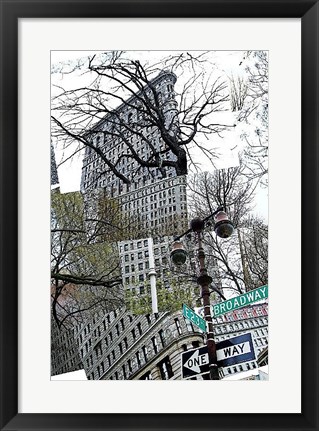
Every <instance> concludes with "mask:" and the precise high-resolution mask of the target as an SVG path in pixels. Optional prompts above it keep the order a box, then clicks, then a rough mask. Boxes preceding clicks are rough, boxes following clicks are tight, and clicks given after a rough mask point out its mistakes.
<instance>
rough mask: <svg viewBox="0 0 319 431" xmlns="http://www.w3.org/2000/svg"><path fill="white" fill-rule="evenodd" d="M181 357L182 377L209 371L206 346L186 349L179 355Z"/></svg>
mask: <svg viewBox="0 0 319 431" xmlns="http://www.w3.org/2000/svg"><path fill="white" fill-rule="evenodd" d="M181 359H182V378H183V379H189V378H190V377H194V376H200V375H201V374H206V373H209V360H208V350H207V346H202V347H198V348H197V349H192V350H187V351H186V352H183V353H182V355H181Z"/></svg>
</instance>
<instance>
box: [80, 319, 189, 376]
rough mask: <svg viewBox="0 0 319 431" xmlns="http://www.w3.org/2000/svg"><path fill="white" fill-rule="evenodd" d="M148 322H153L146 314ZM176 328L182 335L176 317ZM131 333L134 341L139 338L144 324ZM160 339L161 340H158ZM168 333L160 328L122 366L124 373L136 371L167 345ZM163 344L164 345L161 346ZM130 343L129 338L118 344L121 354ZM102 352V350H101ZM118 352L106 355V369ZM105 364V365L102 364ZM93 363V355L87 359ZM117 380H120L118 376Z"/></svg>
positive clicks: (99, 374)
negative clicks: (147, 342) (148, 342)
mask: <svg viewBox="0 0 319 431" xmlns="http://www.w3.org/2000/svg"><path fill="white" fill-rule="evenodd" d="M146 318H147V320H148V323H149V324H150V323H151V319H150V316H149V315H147V316H146ZM174 324H175V328H176V330H177V333H178V334H179V335H181V333H182V329H181V326H180V322H179V319H178V318H175V319H174ZM131 335H132V339H133V342H134V341H136V340H137V339H138V337H140V336H141V335H142V326H141V323H140V322H138V324H137V326H136V327H135V328H133V329H132V330H131ZM158 339H159V340H160V342H159V341H158ZM167 341H168V339H167V334H166V333H165V332H164V331H163V330H162V329H161V330H159V332H158V334H157V335H154V336H153V337H152V338H151V340H150V344H149V345H144V346H142V347H141V349H139V350H138V351H137V352H135V354H134V356H133V357H131V358H130V359H128V361H127V363H126V364H124V365H123V366H122V375H124V374H125V375H127V374H128V372H129V373H133V372H136V371H137V370H138V369H139V368H140V367H141V366H143V365H144V364H145V363H146V362H147V361H148V360H149V358H151V357H152V356H153V355H154V354H157V353H158V352H159V351H160V349H161V348H162V347H165V346H166V344H167ZM160 346H162V347H160ZM127 348H128V343H127V339H124V340H123V341H122V342H121V343H119V345H118V349H119V354H120V356H121V355H123V353H124V351H125V350H127ZM101 352H102V351H101ZM116 356H117V355H116V352H115V349H113V350H112V352H111V353H110V354H108V355H107V357H106V367H107V368H106V369H108V368H110V367H111V365H112V364H113V363H114V362H115V361H116ZM102 364H103V365H102ZM90 365H93V360H92V357H91V356H90V358H89V359H87V366H88V367H89V366H90ZM104 368H105V363H104V361H102V362H101V363H100V364H99V365H98V366H97V368H96V373H97V378H100V377H101V370H102V369H103V370H104ZM164 369H165V366H164V368H163V370H162V371H163V372H164V371H165V370H164ZM91 377H92V379H93V378H94V372H93V373H92V374H91ZM124 378H126V377H124ZM116 380H118V379H117V378H116Z"/></svg>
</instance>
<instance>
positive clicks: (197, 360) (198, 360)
mask: <svg viewBox="0 0 319 431" xmlns="http://www.w3.org/2000/svg"><path fill="white" fill-rule="evenodd" d="M205 364H208V353H204V354H203V355H200V356H199V351H198V350H196V351H195V352H194V353H193V354H192V356H191V357H190V358H189V359H188V360H187V362H186V364H184V367H186V368H188V369H189V370H191V371H194V372H195V373H200V371H201V370H200V366H201V365H205Z"/></svg>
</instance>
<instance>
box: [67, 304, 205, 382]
mask: <svg viewBox="0 0 319 431" xmlns="http://www.w3.org/2000/svg"><path fill="white" fill-rule="evenodd" d="M74 338H75V340H76V342H77V344H78V349H79V351H80V352H81V356H82V361H83V365H84V369H85V372H86V374H87V376H88V379H90V380H129V379H130V380H131V379H134V380H136V379H137V380H175V379H180V378H181V362H180V361H181V357H180V354H181V353H182V352H183V351H185V350H187V349H192V348H194V347H198V346H200V345H203V344H204V341H203V336H202V333H201V332H200V331H196V329H195V328H194V326H193V325H192V324H191V323H190V322H189V321H188V320H187V319H185V318H184V317H183V316H182V315H181V313H180V312H176V313H158V314H147V315H143V316H132V315H131V314H129V313H127V312H126V311H125V310H124V309H123V310H120V311H113V312H111V313H109V314H107V315H101V316H100V317H96V318H95V319H94V320H92V321H91V322H90V323H87V324H86V325H79V326H78V327H75V328H74Z"/></svg>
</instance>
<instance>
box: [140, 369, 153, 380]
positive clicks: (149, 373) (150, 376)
mask: <svg viewBox="0 0 319 431" xmlns="http://www.w3.org/2000/svg"><path fill="white" fill-rule="evenodd" d="M139 380H153V379H152V374H151V372H150V371H149V372H148V373H146V374H143V376H142V377H140V378H139Z"/></svg>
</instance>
